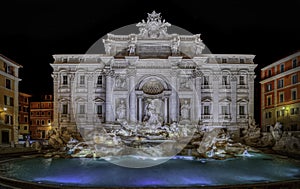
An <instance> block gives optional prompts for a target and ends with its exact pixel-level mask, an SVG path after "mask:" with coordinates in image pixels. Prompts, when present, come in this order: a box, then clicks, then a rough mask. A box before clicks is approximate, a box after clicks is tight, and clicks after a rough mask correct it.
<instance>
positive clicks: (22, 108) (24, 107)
mask: <svg viewBox="0 0 300 189" xmlns="http://www.w3.org/2000/svg"><path fill="white" fill-rule="evenodd" d="M30 97H31V95H29V94H26V93H21V92H20V93H19V127H18V130H19V137H22V139H25V136H28V135H29V134H30V132H29V122H30V114H29V113H30V103H29V99H30Z"/></svg>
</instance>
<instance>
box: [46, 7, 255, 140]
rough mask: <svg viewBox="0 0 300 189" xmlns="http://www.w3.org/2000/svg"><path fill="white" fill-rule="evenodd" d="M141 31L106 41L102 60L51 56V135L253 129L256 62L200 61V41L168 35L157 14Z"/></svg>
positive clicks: (206, 57)
mask: <svg viewBox="0 0 300 189" xmlns="http://www.w3.org/2000/svg"><path fill="white" fill-rule="evenodd" d="M136 26H137V27H138V29H139V31H140V33H139V34H130V35H114V34H108V36H107V38H106V39H104V40H103V43H104V47H105V52H106V53H105V54H68V55H63V54H61V55H58V54H57V55H53V58H54V62H53V63H52V64H51V66H52V67H53V74H52V77H53V81H54V117H53V118H54V120H53V127H57V128H59V129H67V130H69V131H71V132H73V131H80V132H81V133H82V132H88V131H91V130H93V129H94V128H95V127H97V126H100V125H101V126H103V125H104V126H109V127H114V126H118V125H120V124H119V123H120V122H124V121H126V122H127V123H128V124H140V123H143V122H147V121H148V123H149V119H152V120H151V123H155V124H156V125H169V124H171V123H174V122H175V123H178V124H182V125H198V126H199V127H201V128H203V129H210V128H215V127H222V128H226V129H227V130H228V131H229V132H230V133H231V134H235V136H238V135H239V133H240V131H241V129H244V128H247V127H248V125H249V121H250V122H251V121H252V118H253V114H254V78H255V73H254V69H255V67H256V66H257V65H256V64H254V62H253V59H254V55H246V54H203V52H202V51H203V49H204V48H205V45H204V44H203V42H202V40H201V39H200V35H199V34H197V35H179V34H169V33H168V32H167V29H168V27H170V26H171V25H170V24H169V23H168V22H165V21H162V20H161V17H160V14H157V13H155V12H154V11H153V12H152V13H151V14H148V18H147V21H144V20H143V21H142V22H140V23H138V24H137V25H136ZM154 115H155V116H154ZM141 125H143V124H141Z"/></svg>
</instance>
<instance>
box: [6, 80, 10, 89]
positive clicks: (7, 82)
mask: <svg viewBox="0 0 300 189" xmlns="http://www.w3.org/2000/svg"><path fill="white" fill-rule="evenodd" d="M5 87H6V88H7V89H11V80H10V79H6V80H5Z"/></svg>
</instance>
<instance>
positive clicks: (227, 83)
mask: <svg viewBox="0 0 300 189" xmlns="http://www.w3.org/2000/svg"><path fill="white" fill-rule="evenodd" d="M222 85H229V82H228V76H223V77H222Z"/></svg>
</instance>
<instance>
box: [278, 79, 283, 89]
mask: <svg viewBox="0 0 300 189" xmlns="http://www.w3.org/2000/svg"><path fill="white" fill-rule="evenodd" d="M282 87H283V79H279V80H278V88H282Z"/></svg>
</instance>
